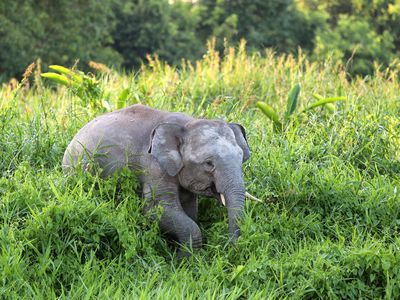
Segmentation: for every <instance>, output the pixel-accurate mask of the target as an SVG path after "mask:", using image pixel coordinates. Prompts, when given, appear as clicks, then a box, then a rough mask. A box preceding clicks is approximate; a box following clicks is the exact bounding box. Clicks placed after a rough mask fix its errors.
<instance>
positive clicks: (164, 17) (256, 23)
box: [0, 0, 400, 80]
mask: <svg viewBox="0 0 400 300" xmlns="http://www.w3.org/2000/svg"><path fill="white" fill-rule="evenodd" d="M399 22H400V3H399V2H398V1H395V0H377V1H359V0H352V1H343V0H334V1H331V0H329V1H328V0H323V1H315V0H297V1H295V0H279V1H264V0H251V1H249V0H248V1H243V0H199V1H193V3H192V2H190V1H179V0H177V1H168V0H112V1H106V2H99V1H95V0H90V1H83V2H82V1H78V0H72V1H66V0H57V1H46V0H41V1H32V0H20V1H14V0H3V1H1V3H0V36H1V39H0V72H1V73H2V74H1V75H0V76H2V78H0V80H1V79H3V80H4V79H6V78H8V77H10V76H20V75H21V74H22V72H23V70H24V68H25V67H26V66H27V65H28V64H29V63H31V62H32V61H34V60H36V59H37V58H41V59H42V60H43V62H44V63H45V64H51V63H58V64H63V65H73V64H74V62H75V60H76V59H80V60H81V62H83V64H82V67H86V63H87V62H88V61H90V60H95V61H99V62H102V63H106V64H107V65H114V66H117V65H121V64H122V66H124V67H127V68H132V67H138V66H139V65H140V62H141V61H143V60H145V58H146V55H147V54H154V53H157V54H158V55H159V57H160V58H161V59H163V60H166V61H168V62H170V63H173V64H179V63H180V60H181V59H182V58H188V59H191V60H192V61H193V60H195V59H199V58H201V56H202V55H203V54H204V53H205V50H206V49H205V48H204V46H203V45H205V44H206V41H207V40H209V39H210V38H211V37H217V45H216V47H217V49H218V50H221V51H222V50H223V48H224V43H225V44H226V43H232V44H236V43H237V42H238V41H239V40H240V39H242V38H245V39H246V40H247V41H248V46H249V49H252V50H258V51H261V52H263V50H264V48H266V47H271V48H272V49H274V50H276V51H278V52H284V53H297V52H298V49H299V47H301V48H302V49H303V50H304V51H306V52H308V53H310V54H313V57H314V58H315V59H320V58H328V57H332V58H333V59H335V60H342V61H344V62H347V61H348V60H350V61H349V62H348V65H349V68H348V71H349V72H350V73H352V74H361V75H366V74H371V73H372V71H373V70H374V68H375V67H374V62H375V61H376V62H377V63H379V64H382V65H383V67H386V66H387V65H389V64H390V63H391V62H392V60H393V59H394V58H396V55H398V53H399V47H400V29H399V28H400V27H399V26H398V24H399Z"/></svg>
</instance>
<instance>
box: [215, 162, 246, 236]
mask: <svg viewBox="0 0 400 300" xmlns="http://www.w3.org/2000/svg"><path fill="white" fill-rule="evenodd" d="M218 178H222V179H221V180H220V181H218V180H217V181H216V187H217V191H218V192H219V193H220V194H221V201H222V202H224V201H225V204H224V205H226V207H227V209H228V221H229V235H230V238H231V241H232V242H233V243H234V242H235V241H236V240H237V238H238V237H239V235H240V229H239V221H240V219H241V216H242V214H243V209H244V199H245V194H246V189H245V187H244V181H243V178H242V172H241V168H240V169H239V171H236V172H232V170H229V171H228V172H224V174H223V176H222V177H218Z"/></svg>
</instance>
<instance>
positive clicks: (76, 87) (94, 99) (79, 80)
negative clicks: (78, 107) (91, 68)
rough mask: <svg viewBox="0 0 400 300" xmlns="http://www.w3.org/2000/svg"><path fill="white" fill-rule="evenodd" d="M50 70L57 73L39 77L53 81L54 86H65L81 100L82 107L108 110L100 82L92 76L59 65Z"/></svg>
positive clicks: (44, 74) (108, 106)
mask: <svg viewBox="0 0 400 300" xmlns="http://www.w3.org/2000/svg"><path fill="white" fill-rule="evenodd" d="M49 68H50V69H52V70H54V71H56V72H58V73H54V72H48V73H43V74H41V76H42V77H43V78H47V79H49V80H51V81H53V82H54V83H56V84H60V85H63V86H66V87H67V88H68V89H69V90H70V91H71V92H72V93H73V94H75V95H76V96H78V97H79V98H81V99H82V100H83V104H84V105H88V104H89V105H90V107H91V108H92V109H96V108H97V107H102V108H105V109H106V110H110V105H109V104H108V102H107V101H105V100H102V99H101V97H102V96H103V94H104V92H103V90H102V88H101V86H100V82H99V81H98V80H97V79H96V77H95V76H94V75H88V74H85V73H83V72H82V71H79V70H76V69H68V68H66V67H63V66H59V65H51V66H49Z"/></svg>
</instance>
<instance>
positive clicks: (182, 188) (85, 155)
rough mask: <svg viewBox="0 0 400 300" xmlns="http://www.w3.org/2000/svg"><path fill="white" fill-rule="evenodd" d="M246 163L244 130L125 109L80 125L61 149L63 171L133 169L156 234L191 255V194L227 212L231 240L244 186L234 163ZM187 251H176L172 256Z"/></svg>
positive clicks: (194, 205) (194, 203)
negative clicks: (156, 219)
mask: <svg viewBox="0 0 400 300" xmlns="http://www.w3.org/2000/svg"><path fill="white" fill-rule="evenodd" d="M249 157H250V151H249V146H248V144H247V141H246V134H245V130H244V128H243V127H242V126H241V125H239V124H234V123H226V122H223V121H219V120H204V119H195V118H193V117H190V116H187V115H185V114H182V113H174V112H166V111H159V110H155V109H152V108H149V107H147V106H144V105H138V104H137V105H133V106H130V107H127V108H124V109H121V110H117V111H114V112H111V113H107V114H104V115H102V116H100V117H98V118H96V119H94V120H92V121H91V122H89V123H88V124H86V125H85V126H84V127H83V128H82V129H81V130H80V131H79V132H78V133H77V135H76V136H75V137H74V138H73V140H72V141H71V143H70V144H69V145H68V148H67V150H66V151H65V154H64V158H63V168H64V169H69V168H71V167H73V166H74V165H76V164H77V163H78V162H80V163H83V165H84V167H85V168H87V167H88V164H89V162H91V163H93V162H94V163H95V165H98V166H99V167H100V168H101V170H102V171H101V172H102V173H101V175H102V176H108V175H110V174H112V173H114V172H116V171H118V170H119V169H121V168H124V167H128V168H130V169H131V170H133V171H141V172H140V173H139V174H141V175H139V181H140V182H141V186H142V189H143V190H142V192H143V198H144V199H145V200H146V205H145V206H146V208H147V209H146V211H147V210H148V209H150V208H151V207H154V206H156V205H160V206H162V207H163V213H162V216H161V219H160V229H161V231H162V232H164V233H166V234H168V235H171V236H173V238H174V239H176V240H177V241H178V242H179V243H180V244H182V245H186V246H189V247H192V249H193V250H197V249H199V248H200V247H201V245H202V237H201V232H200V229H199V226H198V225H197V224H196V220H197V210H198V200H197V195H204V196H210V197H214V198H216V199H218V200H219V201H220V202H221V203H222V204H223V205H225V206H226V207H227V209H228V218H229V233H230V238H231V240H232V242H235V241H236V239H237V237H238V236H239V233H240V232H239V227H238V221H239V219H240V216H241V214H242V212H243V207H244V198H245V186H244V182H243V176H242V163H243V162H245V161H246V160H248V159H249ZM185 255H187V253H186V252H185V251H183V250H182V249H180V250H179V253H178V256H185Z"/></svg>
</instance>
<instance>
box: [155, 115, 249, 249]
mask: <svg viewBox="0 0 400 300" xmlns="http://www.w3.org/2000/svg"><path fill="white" fill-rule="evenodd" d="M149 152H150V153H151V154H152V155H153V156H154V157H155V158H156V159H157V161H158V162H159V164H160V166H161V167H162V168H163V169H164V170H165V171H166V173H168V175H169V176H172V177H176V178H177V179H178V180H179V184H180V185H181V186H182V187H183V188H184V189H186V190H188V191H190V192H192V193H195V194H199V195H205V196H210V197H214V198H216V199H218V200H219V201H220V202H221V203H222V204H224V205H226V207H227V209H228V219H229V232H230V237H231V240H232V241H233V242H234V241H236V239H237V237H238V236H239V233H240V232H239V227H238V221H239V219H240V217H241V215H242V212H243V207H244V198H245V186H244V181H243V175H242V163H243V162H245V161H246V160H248V159H249V157H250V151H249V146H248V144H247V141H246V134H245V130H244V128H243V127H242V126H241V125H239V124H234V123H225V122H223V121H214V120H213V121H211V120H192V121H190V122H188V123H187V124H185V125H181V124H177V123H161V124H159V125H158V126H157V127H156V128H155V129H154V130H153V133H152V139H151V146H150V149H149Z"/></svg>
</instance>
